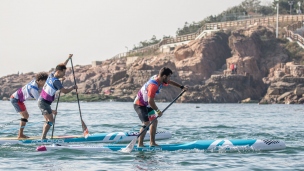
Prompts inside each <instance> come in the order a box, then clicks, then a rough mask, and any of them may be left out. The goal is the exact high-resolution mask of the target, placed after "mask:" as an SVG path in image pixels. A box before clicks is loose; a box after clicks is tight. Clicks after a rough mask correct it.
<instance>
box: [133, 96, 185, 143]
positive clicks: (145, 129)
mask: <svg viewBox="0 0 304 171" xmlns="http://www.w3.org/2000/svg"><path fill="white" fill-rule="evenodd" d="M185 92H186V90H183V91H182V92H181V93H180V94H179V95H178V96H177V97H176V98H175V99H174V100H173V101H172V102H171V103H170V104H169V105H168V106H167V107H166V108H165V109H164V110H163V111H162V113H164V112H165V111H166V110H167V109H168V108H169V107H170V106H171V105H172V104H173V103H174V102H175V101H176V100H177V99H178V98H179V97H180V96H182V95H183V94H184V93H185ZM157 118H159V116H157V117H156V118H155V119H153V120H152V121H151V122H150V123H149V125H147V126H146V127H145V128H144V130H143V131H141V133H139V134H138V135H137V138H138V137H139V136H140V135H141V134H142V133H144V132H145V131H147V130H148V128H149V127H150V125H152V124H153V122H154V121H156V120H157Z"/></svg>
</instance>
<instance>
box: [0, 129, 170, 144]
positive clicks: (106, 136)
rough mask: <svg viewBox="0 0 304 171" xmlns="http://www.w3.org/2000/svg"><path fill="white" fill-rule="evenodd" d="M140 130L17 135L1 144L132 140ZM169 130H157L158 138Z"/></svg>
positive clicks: (165, 135) (168, 134) (161, 137)
mask: <svg viewBox="0 0 304 171" xmlns="http://www.w3.org/2000/svg"><path fill="white" fill-rule="evenodd" d="M138 134H139V132H114V133H96V134H90V135H89V136H88V137H87V138H85V137H83V136H64V135H63V136H54V137H53V139H44V140H41V139H40V138H41V137H31V138H27V139H17V138H15V137H7V138H0V144H53V143H56V144H65V143H87V142H100V143H111V142H130V141H132V140H133V139H134V138H136V137H137V135H138ZM171 137H172V135H171V133H169V132H166V131H161V132H156V136H155V138H156V139H157V140H161V139H168V138H171ZM149 139H150V133H149V132H147V134H146V136H145V140H149Z"/></svg>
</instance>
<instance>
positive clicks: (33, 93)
mask: <svg viewBox="0 0 304 171" xmlns="http://www.w3.org/2000/svg"><path fill="white" fill-rule="evenodd" d="M31 94H32V95H33V96H34V98H35V99H36V100H38V98H39V92H38V91H37V90H35V89H33V88H32V89H31Z"/></svg>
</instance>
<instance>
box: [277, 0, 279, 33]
mask: <svg viewBox="0 0 304 171" xmlns="http://www.w3.org/2000/svg"><path fill="white" fill-rule="evenodd" d="M276 2H277V24H276V38H278V37H279V0H276Z"/></svg>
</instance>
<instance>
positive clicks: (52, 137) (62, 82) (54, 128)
mask: <svg viewBox="0 0 304 171" xmlns="http://www.w3.org/2000/svg"><path fill="white" fill-rule="evenodd" d="M61 84H63V81H62V82H61ZM60 93H61V91H59V95H58V99H57V103H56V109H55V110H56V111H57V108H58V103H59V99H60ZM56 116H57V114H56V115H55V116H54V123H53V128H52V136H51V139H53V135H54V129H55V120H56Z"/></svg>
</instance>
